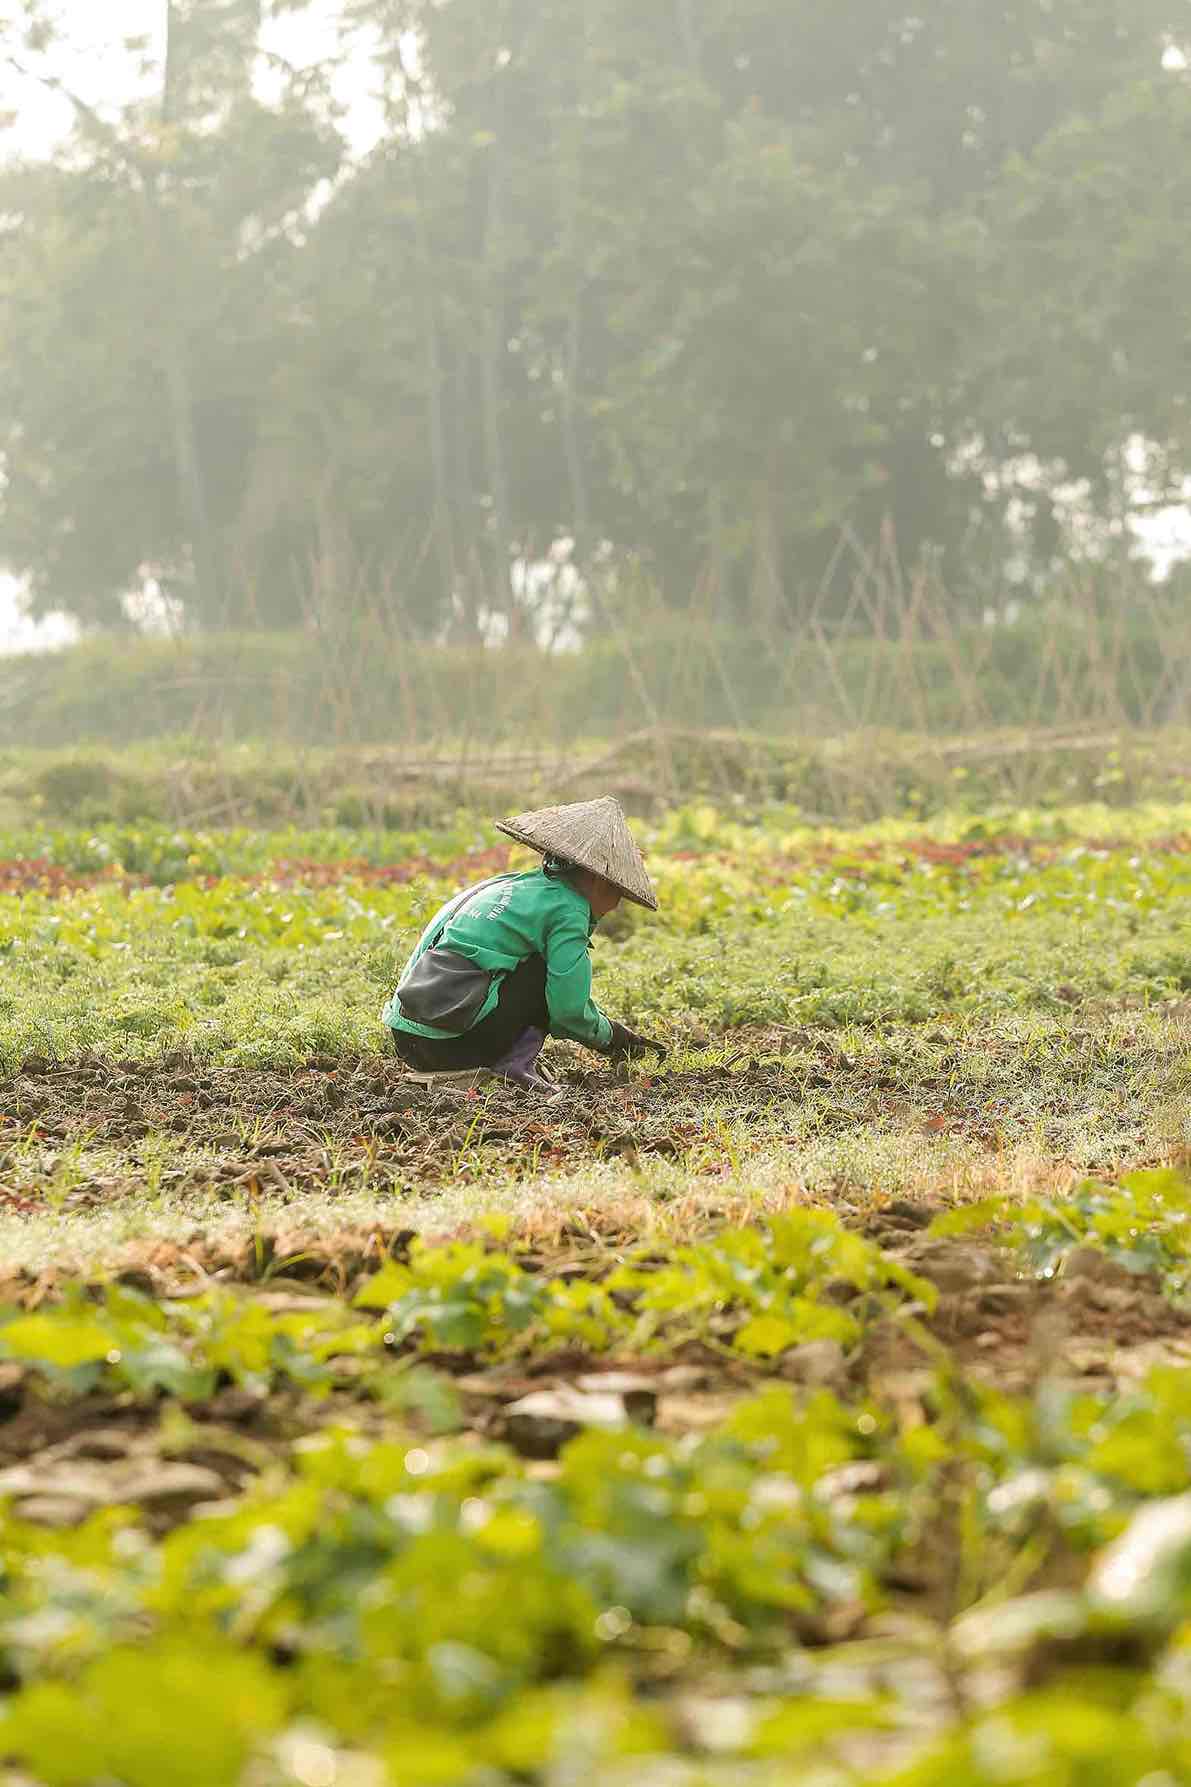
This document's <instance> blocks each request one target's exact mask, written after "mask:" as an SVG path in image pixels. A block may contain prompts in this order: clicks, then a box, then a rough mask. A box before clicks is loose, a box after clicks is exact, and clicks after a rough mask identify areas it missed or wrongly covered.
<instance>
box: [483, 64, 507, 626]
mask: <svg viewBox="0 0 1191 1787" xmlns="http://www.w3.org/2000/svg"><path fill="white" fill-rule="evenodd" d="M495 78H496V82H497V102H496V104H497V116H496V121H495V130H494V133H493V134H494V139H495V140H494V141H493V142H492V144H491V145H490V147H489V149H488V151H487V154H488V207H487V218H486V221H485V228H484V327H483V346H482V358H481V383H482V390H483V405H484V459H485V474H486V478H487V483H488V494H489V496H490V498H491V502H492V507H491V509H490V511H489V519H490V528H491V537H490V541H489V557H490V559H491V562H492V590H491V598H492V604H493V607H494V608H497V609H499V610H500V611H501V612H502V613H504V614H505V615H506V616H507V618H508V625H509V636H510V638H511V637H512V635H513V631H514V622H515V618H516V617H515V615H514V613H513V591H512V585H511V579H510V570H511V566H510V548H511V545H512V527H511V524H510V517H509V486H508V477H507V475H506V471H505V457H504V441H503V438H502V433H501V412H502V408H503V396H504V380H503V377H502V375H501V374H502V364H503V360H504V355H505V351H506V350H505V328H504V321H505V276H506V267H507V261H508V254H507V248H506V242H505V232H506V219H505V144H504V124H505V85H506V80H505V75H504V71H503V70H498V71H497V73H496V77H495Z"/></svg>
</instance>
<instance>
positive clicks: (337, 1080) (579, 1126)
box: [0, 1056, 803, 1209]
mask: <svg viewBox="0 0 1191 1787" xmlns="http://www.w3.org/2000/svg"><path fill="white" fill-rule="evenodd" d="M559 1083H560V1095H559V1096H558V1097H557V1098H556V1099H543V1098H537V1097H534V1096H533V1095H531V1094H526V1093H525V1092H522V1091H521V1090H519V1089H516V1088H510V1087H506V1086H504V1085H502V1084H501V1083H500V1082H496V1081H491V1082H487V1083H485V1084H483V1085H482V1086H480V1087H477V1088H472V1089H461V1088H459V1087H446V1088H433V1089H426V1088H424V1087H422V1086H419V1085H416V1084H414V1083H411V1082H410V1081H409V1080H407V1079H405V1078H404V1076H403V1073H402V1070H401V1068H400V1067H399V1065H398V1064H397V1063H396V1062H395V1061H393V1060H391V1059H386V1058H384V1057H380V1056H363V1057H359V1058H357V1059H355V1060H349V1061H346V1062H345V1061H343V1060H342V1059H340V1058H339V1057H328V1058H325V1059H321V1060H316V1061H314V1062H312V1063H310V1064H309V1065H306V1066H303V1067H301V1068H297V1069H294V1070H285V1069H268V1068H238V1067H217V1068H199V1067H195V1066H194V1065H193V1064H191V1063H187V1062H185V1061H183V1060H181V1059H179V1058H177V1057H167V1058H165V1059H164V1060H162V1061H158V1062H148V1063H142V1062H136V1061H125V1062H117V1063H112V1062H104V1061H87V1060H82V1061H75V1062H71V1063H70V1064H68V1065H54V1064H51V1063H50V1062H48V1061H41V1060H38V1059H36V1058H35V1059H33V1060H30V1061H27V1062H26V1063H25V1064H24V1067H23V1070H22V1071H21V1073H20V1074H18V1075H17V1076H16V1077H15V1078H13V1079H10V1080H8V1081H7V1082H4V1083H3V1084H0V1202H6V1203H7V1204H8V1205H9V1206H10V1207H12V1206H14V1205H15V1207H17V1208H25V1207H28V1208H30V1209H35V1208H36V1207H37V1197H38V1194H37V1190H36V1182H37V1181H41V1182H43V1183H46V1182H48V1181H49V1179H50V1178H52V1175H53V1169H54V1167H55V1166H56V1165H57V1164H58V1162H59V1159H60V1157H61V1156H62V1155H63V1154H64V1153H65V1152H66V1151H69V1150H70V1149H72V1148H81V1149H82V1150H83V1155H82V1158H86V1157H88V1155H93V1156H94V1157H95V1158H96V1159H101V1158H104V1157H107V1158H108V1160H109V1162H110V1161H111V1160H115V1161H117V1162H118V1161H119V1157H120V1156H121V1155H123V1156H125V1157H126V1171H125V1172H123V1173H122V1172H121V1171H119V1170H112V1171H108V1172H105V1173H102V1174H101V1175H100V1176H99V1177H98V1178H95V1177H92V1178H88V1177H87V1176H85V1175H84V1176H82V1177H81V1178H80V1179H79V1180H78V1182H77V1183H75V1184H72V1185H71V1186H70V1187H69V1189H68V1191H67V1192H66V1194H65V1195H66V1201H67V1204H68V1206H69V1207H70V1208H86V1207H88V1206H93V1205H95V1204H99V1203H103V1202H106V1201H110V1200H111V1199H112V1198H114V1197H117V1196H119V1195H121V1191H122V1189H123V1190H124V1191H126V1192H132V1191H135V1190H136V1189H137V1187H138V1184H139V1183H140V1182H143V1178H144V1173H143V1171H142V1170H140V1169H139V1168H138V1165H137V1161H138V1157H139V1151H140V1148H141V1145H142V1144H143V1143H144V1142H145V1140H146V1138H148V1137H155V1138H156V1137H158V1136H161V1135H163V1134H165V1135H173V1136H176V1137H177V1155H176V1157H174V1158H171V1159H170V1161H169V1162H168V1164H166V1165H165V1166H164V1167H162V1168H161V1169H160V1171H159V1173H158V1183H159V1184H164V1185H165V1186H167V1187H168V1188H169V1189H170V1190H172V1191H181V1192H185V1191H211V1190H216V1191H218V1190H221V1189H223V1190H226V1191H228V1192H229V1193H233V1192H236V1191H239V1190H244V1189H245V1188H249V1189H251V1190H253V1191H259V1192H276V1193H281V1194H285V1193H286V1192H290V1191H293V1190H295V1189H297V1188H299V1187H301V1188H302V1189H304V1190H310V1189H312V1188H315V1187H318V1186H328V1185H332V1184H333V1185H334V1186H338V1187H340V1188H347V1187H349V1186H351V1185H352V1184H353V1183H355V1184H358V1183H359V1182H360V1181H361V1180H363V1179H364V1178H365V1177H366V1178H367V1182H368V1185H369V1187H370V1189H373V1190H376V1191H385V1190H396V1191H400V1190H405V1189H410V1188H412V1186H414V1185H415V1184H418V1183H421V1182H431V1183H432V1182H433V1181H434V1180H436V1179H438V1178H441V1177H442V1176H444V1175H445V1174H450V1175H451V1176H452V1177H453V1178H458V1177H460V1176H461V1174H462V1175H464V1176H466V1173H467V1170H468V1165H469V1162H470V1161H472V1160H474V1158H475V1157H476V1156H477V1155H478V1154H479V1152H480V1151H481V1150H483V1152H484V1155H485V1157H486V1159H487V1160H488V1161H489V1162H491V1163H492V1164H495V1165H499V1166H501V1167H502V1168H505V1169H512V1170H514V1171H518V1170H520V1171H523V1170H525V1169H526V1168H527V1167H528V1168H529V1169H531V1170H534V1171H537V1170H542V1169H546V1168H551V1167H553V1168H558V1167H562V1166H567V1165H578V1164H580V1163H581V1162H583V1161H590V1160H607V1159H621V1160H624V1161H625V1162H626V1163H627V1164H629V1165H632V1164H633V1163H634V1162H635V1160H636V1159H637V1158H638V1157H640V1156H642V1155H653V1156H671V1157H674V1156H678V1155H684V1156H685V1155H686V1154H687V1153H688V1152H689V1151H690V1150H691V1149H692V1147H694V1146H696V1145H697V1144H699V1143H700V1142H704V1141H709V1140H710V1141H714V1139H715V1137H716V1135H717V1133H718V1131H717V1122H718V1123H720V1124H722V1122H723V1121H724V1119H725V1117H726V1116H728V1117H731V1118H734V1119H739V1118H750V1119H754V1120H755V1119H761V1118H765V1119H766V1120H767V1121H768V1123H769V1124H770V1125H771V1126H776V1127H780V1121H781V1115H782V1111H783V1108H785V1107H789V1106H790V1104H791V1102H792V1101H793V1100H794V1099H796V1098H797V1097H798V1096H799V1093H800V1091H801V1089H802V1083H803V1080H802V1076H796V1075H792V1074H790V1073H788V1072H787V1071H785V1070H784V1069H783V1068H782V1066H781V1065H780V1063H773V1064H770V1065H755V1064H754V1065H751V1066H750V1067H749V1070H748V1071H747V1073H740V1072H736V1071H733V1069H731V1068H728V1067H721V1068H713V1069H705V1070H701V1071H693V1072H684V1073H668V1074H665V1075H659V1076H658V1077H657V1078H655V1079H648V1078H643V1077H640V1076H635V1077H631V1078H630V1077H628V1076H620V1075H618V1074H616V1073H615V1072H612V1071H609V1070H608V1069H607V1068H596V1069H591V1070H588V1069H586V1068H583V1067H576V1066H570V1065H566V1066H564V1067H563V1070H562V1077H561V1079H560V1082H559ZM712 1112H714V1120H712V1117H711V1115H710V1113H712ZM22 1143H24V1144H35V1145H36V1146H37V1148H38V1150H39V1153H38V1155H37V1157H36V1158H35V1159H34V1158H32V1157H22V1153H21V1150H20V1147H19V1146H18V1144H22ZM5 1144H7V1147H6V1146H5ZM30 1169H33V1170H32V1171H31V1170H30Z"/></svg>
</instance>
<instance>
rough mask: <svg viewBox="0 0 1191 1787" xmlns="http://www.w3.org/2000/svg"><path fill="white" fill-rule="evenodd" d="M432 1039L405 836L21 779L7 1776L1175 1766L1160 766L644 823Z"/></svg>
mask: <svg viewBox="0 0 1191 1787" xmlns="http://www.w3.org/2000/svg"><path fill="white" fill-rule="evenodd" d="M641 837H642V841H643V844H644V846H645V849H646V852H647V856H648V860H649V864H650V869H651V872H652V873H653V875H654V878H655V881H656V883H657V885H658V890H659V895H660V899H661V911H660V913H659V914H658V916H657V917H656V918H654V917H652V916H650V915H647V914H644V913H640V912H635V911H634V912H625V911H621V912H619V913H617V914H616V915H615V916H614V917H613V918H612V919H611V920H609V921H607V923H606V924H605V925H604V926H602V927H601V930H600V932H598V933H597V942H596V947H595V981H596V992H597V996H598V997H599V999H600V1001H601V1003H602V1004H603V1005H604V1006H605V1008H606V1009H607V1010H608V1011H610V1012H611V1013H612V1014H613V1015H614V1016H617V1017H620V1018H623V1019H624V1020H625V1021H626V1022H628V1023H631V1024H634V1025H640V1027H641V1028H642V1029H644V1030H647V1031H648V1032H650V1033H651V1034H659V1035H661V1036H662V1037H663V1038H664V1039H665V1040H666V1041H667V1042H668V1043H669V1045H670V1055H669V1057H668V1059H667V1061H666V1062H665V1064H664V1065H663V1066H662V1067H660V1068H658V1067H656V1066H652V1065H650V1066H633V1067H631V1068H621V1069H614V1068H611V1067H609V1066H608V1065H607V1064H606V1063H604V1062H602V1061H600V1060H598V1059H597V1058H596V1057H594V1056H591V1055H588V1054H585V1053H584V1052H583V1051H582V1050H580V1049H578V1048H575V1047H573V1046H572V1045H568V1044H560V1043H552V1044H549V1045H548V1049H547V1058H548V1060H549V1062H550V1065H551V1068H552V1071H553V1072H554V1074H555V1077H556V1078H557V1079H558V1080H559V1082H560V1084H561V1086H562V1088H563V1090H562V1093H561V1095H560V1096H559V1097H558V1098H557V1099H556V1100H554V1101H550V1102H539V1101H535V1100H534V1099H532V1098H530V1097H527V1096H526V1095H525V1094H523V1093H520V1092H515V1091H512V1090H510V1089H507V1088H504V1087H502V1086H494V1085H487V1086H479V1087H476V1088H473V1089H472V1090H470V1091H469V1090H463V1089H458V1088H451V1089H445V1090H444V1089H438V1090H433V1091H428V1090H425V1089H423V1088H420V1087H417V1086H413V1085H411V1084H409V1083H407V1082H405V1081H403V1079H402V1078H401V1075H400V1073H399V1070H398V1067H397V1064H396V1061H395V1058H394V1056H393V1055H392V1053H391V1052H389V1051H387V1049H386V1038H385V1033H384V1032H383V1031H382V1029H381V1027H380V1024H379V1011H380V1007H381V1005H382V1003H383V1001H384V999H385V998H386V996H387V994H388V993H389V992H390V991H391V988H392V986H393V984H394V982H395V979H396V976H397V972H398V969H399V967H400V964H401V962H402V960H403V958H404V956H405V954H406V952H407V950H408V948H409V947H410V945H411V943H412V942H413V940H414V938H415V937H416V935H417V933H418V931H419V929H420V926H421V924H422V923H423V922H424V920H425V918H426V917H427V916H428V914H429V913H430V912H431V911H432V910H434V909H435V907H436V906H437V904H439V903H440V902H441V900H442V899H443V898H444V897H445V895H446V893H447V892H448V891H450V890H451V889H452V888H454V887H456V886H458V885H460V884H461V883H463V882H464V881H466V880H468V879H471V880H478V879H480V878H481V877H482V876H483V875H486V874H490V873H492V872H494V871H495V870H498V869H499V868H500V867H501V866H503V865H504V863H505V862H506V861H516V860H517V857H516V855H515V853H510V852H509V851H507V850H506V849H505V847H504V846H503V845H501V844H500V843H499V841H498V838H497V835H496V834H495V833H494V832H492V831H491V830H489V829H487V828H486V827H484V826H483V825H479V824H476V823H474V822H472V821H470V820H467V819H460V820H459V821H458V822H457V823H455V824H454V825H453V826H451V827H449V828H443V829H442V830H439V831H436V832H428V833H419V834H414V833H396V832H388V833H382V832H357V833H350V832H346V831H343V830H333V831H324V832H305V833H303V832H295V831H289V832H285V833H280V832H279V833H272V834H270V833H264V832H211V833H201V832H184V833H178V832H174V831H172V830H169V829H163V828H155V827H152V826H142V827H139V828H138V827H131V826H124V827H120V826H114V825H112V826H105V827H102V828H100V829H99V830H97V831H94V832H91V831H87V832H83V831H71V830H52V829H47V828H45V827H41V828H37V829H33V830H23V831H20V832H16V831H14V832H11V833H9V834H7V835H3V836H0V957H2V960H3V976H2V978H0V1060H2V1063H3V1074H4V1079H3V1081H2V1082H0V1280H2V1283H0V1498H2V1500H0V1509H2V1511H0V1526H2V1528H3V1535H2V1536H3V1543H2V1569H3V1580H2V1588H0V1670H2V1671H3V1677H4V1679H3V1696H2V1698H0V1757H2V1758H3V1759H4V1760H3V1762H2V1763H0V1770H3V1769H7V1771H8V1772H7V1774H6V1775H4V1776H3V1778H4V1779H6V1780H7V1781H8V1782H10V1783H11V1784H12V1787H18V1784H20V1787H25V1784H27V1783H30V1782H34V1783H38V1784H40V1787H101V1784H102V1787H112V1784H118V1787H159V1784H160V1783H162V1782H166V1781H168V1782H170V1783H177V1784H178V1787H225V1784H226V1787H589V1784H591V1787H787V1784H789V1787H794V1784H795V1783H797V1784H798V1787H856V1784H859V1783H864V1784H865V1787H936V1784H937V1787H944V1784H945V1787H1010V1784H1018V1783H1020V1784H1022V1787H1025V1784H1027V1783H1029V1784H1031V1787H1033V1784H1035V1783H1044V1784H1045V1787H1124V1784H1133V1787H1142V1784H1143V1783H1144V1787H1175V1784H1178V1783H1182V1782H1184V1781H1187V1780H1191V1670H1189V1667H1188V1658H1189V1657H1191V1649H1189V1648H1188V1642H1187V1641H1188V1637H1189V1635H1191V1493H1188V1491H1189V1481H1191V1181H1189V1180H1188V1179H1187V1178H1185V1177H1184V1168H1185V1166H1186V1165H1187V1163H1188V1161H1191V1114H1189V1110H1188V1094H1189V1090H1191V806H1186V805H1176V804H1165V805H1158V804H1153V805H1149V806H1139V807H1134V808H1125V809H1121V808H1114V809H1112V810H1109V809H1107V808H1096V807H1080V808H1074V807H1073V808H1067V809H1053V808H1052V809H1050V810H1047V811H1033V810H1011V809H1008V808H1006V809H998V810H992V809H990V810H989V811H987V812H986V813H984V814H983V815H981V816H980V817H979V818H973V817H972V816H970V815H968V816H966V817H962V818H960V817H957V818H955V819H953V820H947V819H939V820H935V821H932V822H929V823H909V822H896V823H895V822H886V823H883V824H879V825H874V826H871V827H869V828H867V829H864V830H852V831H833V830H830V829H827V828H824V827H822V826H820V827H816V828H811V827H808V826H806V825H805V824H802V823H801V822H800V821H799V819H798V816H797V814H796V813H793V812H783V811H780V810H773V811H769V812H768V813H766V815H765V816H764V817H763V818H759V819H756V820H746V819H745V818H743V817H741V816H740V815H738V814H734V815H730V814H728V813H726V812H724V811H720V810H716V809H715V808H712V807H710V806H708V807H687V808H683V809H680V810H676V811H674V812H672V813H670V814H669V815H667V816H666V817H664V818H662V819H660V820H658V821H656V822H655V823H654V824H653V825H652V827H650V826H645V827H642V828H641Z"/></svg>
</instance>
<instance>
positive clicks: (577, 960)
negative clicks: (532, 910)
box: [546, 921, 612, 1054]
mask: <svg viewBox="0 0 1191 1787" xmlns="http://www.w3.org/2000/svg"><path fill="white" fill-rule="evenodd" d="M587 944H588V938H587V932H586V930H585V929H584V927H583V925H582V924H581V923H579V922H578V921H576V922H574V923H570V922H566V921H563V922H560V923H559V924H556V925H553V926H552V927H551V929H550V931H549V932H548V933H547V936H546V1007H547V1010H548V1011H549V1014H550V1034H551V1036H563V1037H566V1038H567V1039H568V1040H569V1041H571V1042H581V1043H584V1044H585V1045H586V1046H587V1047H588V1048H589V1049H598V1050H599V1051H600V1052H601V1054H607V1052H608V1050H609V1049H610V1047H611V1045H612V1025H611V1023H610V1022H609V1020H608V1019H607V1018H606V1017H605V1016H604V1014H603V1012H602V1011H601V1010H600V1008H599V1006H598V1005H597V1004H596V1002H595V1000H594V999H593V998H592V996H591V956H590V955H589V953H588V947H587Z"/></svg>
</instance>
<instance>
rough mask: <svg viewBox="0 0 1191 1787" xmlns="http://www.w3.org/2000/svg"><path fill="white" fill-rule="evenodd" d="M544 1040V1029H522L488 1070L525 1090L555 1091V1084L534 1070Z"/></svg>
mask: <svg viewBox="0 0 1191 1787" xmlns="http://www.w3.org/2000/svg"><path fill="white" fill-rule="evenodd" d="M545 1041H546V1032H545V1031H544V1030H537V1029H534V1028H532V1027H531V1028H530V1029H528V1030H523V1031H522V1032H521V1034H520V1036H519V1037H518V1038H517V1040H516V1042H515V1043H514V1044H513V1046H512V1048H511V1049H510V1050H509V1052H508V1054H507V1055H506V1056H505V1057H504V1059H503V1060H501V1061H494V1062H493V1063H492V1067H491V1069H490V1070H489V1071H490V1072H492V1073H495V1074H499V1076H500V1078H501V1079H502V1080H511V1081H512V1082H513V1084H514V1085H515V1086H524V1088H525V1090H526V1091H527V1092H550V1093H554V1092H557V1090H558V1088H557V1086H555V1085H554V1084H553V1083H552V1082H551V1081H550V1080H547V1079H543V1077H542V1075H541V1074H539V1073H537V1072H535V1069H536V1067H537V1063H538V1056H539V1055H540V1054H541V1052H542V1046H543V1044H544V1043H545Z"/></svg>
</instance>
